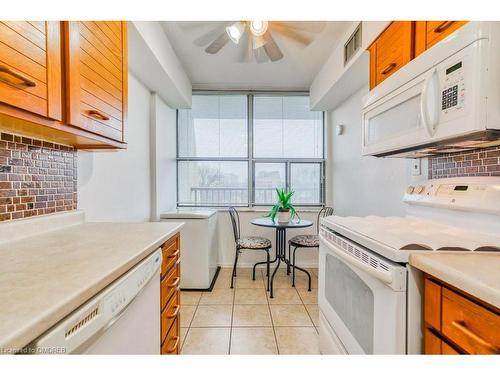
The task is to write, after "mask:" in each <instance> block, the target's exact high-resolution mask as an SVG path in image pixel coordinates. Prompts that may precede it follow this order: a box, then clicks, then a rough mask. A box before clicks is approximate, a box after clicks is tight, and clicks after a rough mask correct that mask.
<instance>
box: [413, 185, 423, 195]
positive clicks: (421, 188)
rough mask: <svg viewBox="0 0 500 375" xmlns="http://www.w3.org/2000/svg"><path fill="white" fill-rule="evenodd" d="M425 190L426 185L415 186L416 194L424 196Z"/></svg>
mask: <svg viewBox="0 0 500 375" xmlns="http://www.w3.org/2000/svg"><path fill="white" fill-rule="evenodd" d="M424 190H425V186H424V185H417V186H415V190H414V192H415V193H416V194H422V193H423V192H424Z"/></svg>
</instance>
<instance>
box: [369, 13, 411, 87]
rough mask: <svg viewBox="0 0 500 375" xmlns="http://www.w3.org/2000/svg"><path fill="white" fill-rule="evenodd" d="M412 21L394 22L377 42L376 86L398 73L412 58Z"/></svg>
mask: <svg viewBox="0 0 500 375" xmlns="http://www.w3.org/2000/svg"><path fill="white" fill-rule="evenodd" d="M412 28H413V22H411V21H394V22H392V23H391V24H390V25H389V27H388V28H387V29H386V30H385V31H384V32H383V33H382V34H381V35H380V37H379V38H378V39H377V41H376V45H377V46H376V56H375V77H376V84H379V83H381V82H382V81H383V80H385V79H386V78H388V77H390V76H391V75H392V74H394V73H395V72H397V71H398V70H399V69H400V68H401V67H402V66H403V65H405V64H406V63H408V62H409V61H410V60H411V58H412V50H413V47H412V39H413V38H412Z"/></svg>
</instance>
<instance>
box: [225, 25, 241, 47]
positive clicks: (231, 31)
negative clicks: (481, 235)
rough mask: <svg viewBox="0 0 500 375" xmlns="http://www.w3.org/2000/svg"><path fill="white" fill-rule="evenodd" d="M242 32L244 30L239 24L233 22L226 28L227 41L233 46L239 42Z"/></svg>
mask: <svg viewBox="0 0 500 375" xmlns="http://www.w3.org/2000/svg"><path fill="white" fill-rule="evenodd" d="M244 30H245V28H244V26H243V24H242V23H241V22H235V23H233V24H232V25H231V26H228V27H226V33H227V35H228V36H229V39H231V41H232V42H233V43H235V44H238V43H239V42H240V39H241V36H242V35H243V31H244Z"/></svg>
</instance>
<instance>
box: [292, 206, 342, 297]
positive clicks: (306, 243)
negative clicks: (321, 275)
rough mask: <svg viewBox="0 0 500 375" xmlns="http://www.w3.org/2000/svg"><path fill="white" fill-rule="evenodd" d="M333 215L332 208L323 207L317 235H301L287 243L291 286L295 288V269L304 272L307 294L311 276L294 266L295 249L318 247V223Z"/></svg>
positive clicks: (319, 216)
mask: <svg viewBox="0 0 500 375" xmlns="http://www.w3.org/2000/svg"><path fill="white" fill-rule="evenodd" d="M331 215H333V208H332V207H323V208H322V209H321V211H320V212H319V213H318V220H317V231H318V232H317V233H316V234H302V235H298V236H295V237H293V238H291V239H290V240H289V241H288V259H289V260H290V250H291V247H292V246H293V247H294V249H293V255H292V259H291V261H292V286H295V269H298V270H300V271H302V272H305V273H306V274H307V277H308V278H309V288H308V290H309V292H310V291H311V275H310V274H309V272H307V271H306V270H305V269H303V268H300V267H298V266H296V265H295V252H296V251H297V249H301V248H306V249H310V248H315V247H319V221H320V219H321V218H322V217H326V216H331Z"/></svg>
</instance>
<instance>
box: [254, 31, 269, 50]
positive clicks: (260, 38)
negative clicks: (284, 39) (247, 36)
mask: <svg viewBox="0 0 500 375" xmlns="http://www.w3.org/2000/svg"><path fill="white" fill-rule="evenodd" d="M252 39H253V49H259V48H261V47H264V45H265V44H266V43H267V40H266V39H265V38H264V35H253V34H252Z"/></svg>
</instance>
